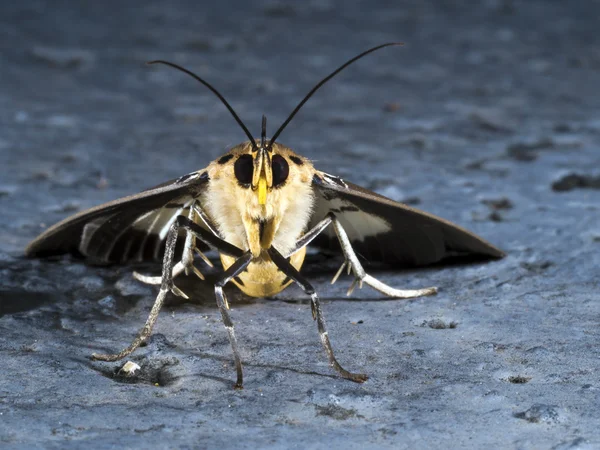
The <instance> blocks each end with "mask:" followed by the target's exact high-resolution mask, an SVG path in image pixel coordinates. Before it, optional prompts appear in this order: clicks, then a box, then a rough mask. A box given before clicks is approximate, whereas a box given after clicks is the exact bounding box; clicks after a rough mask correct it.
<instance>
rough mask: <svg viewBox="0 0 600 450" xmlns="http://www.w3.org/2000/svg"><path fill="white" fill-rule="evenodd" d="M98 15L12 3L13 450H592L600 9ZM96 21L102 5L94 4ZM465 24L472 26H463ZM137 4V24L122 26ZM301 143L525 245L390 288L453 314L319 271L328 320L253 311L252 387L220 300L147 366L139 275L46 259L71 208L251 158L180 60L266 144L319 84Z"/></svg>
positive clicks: (162, 5) (5, 212)
mask: <svg viewBox="0 0 600 450" xmlns="http://www.w3.org/2000/svg"><path fill="white" fill-rule="evenodd" d="M83 3H84V2H67V1H41V0H40V1H22V2H2V5H1V6H0V124H1V125H0V164H1V167H2V170H1V172H0V207H1V211H2V214H1V216H0V277H1V278H0V284H1V287H0V313H1V314H2V315H1V317H0V358H1V360H2V375H1V376H0V446H2V447H6V448H65V447H69V448H79V447H81V448H83V447H85V448H167V447H168V448H214V447H220V448H231V447H247V448H251V447H263V448H264V447H267V448H286V447H290V448H357V449H358V448H365V447H379V448H406V449H415V448H417V449H418V448H518V449H533V448H536V449H539V448H542V449H550V448H553V449H584V448H599V447H600V435H599V432H598V410H599V406H600V381H599V375H598V367H599V365H600V361H599V357H600V350H599V348H600V347H599V344H600V332H599V326H598V325H599V323H598V322H599V320H600V305H599V300H600V293H599V292H600V291H599V280H600V211H599V205H600V190H599V189H598V187H599V182H598V180H599V177H600V169H599V166H600V95H598V93H599V91H600V35H599V34H598V17H600V3H599V2H598V1H591V0H590V1H586V2H584V1H581V2H563V1H541V0H532V1H509V0H488V1H483V2H452V1H442V0H440V1H433V0H429V1H419V2H416V1H414V2H408V1H407V2H400V1H389V2H368V1H354V2H341V1H340V2H336V1H309V2H304V3H303V4H302V6H300V3H299V2H297V3H296V2H295V3H283V2H277V1H259V2H251V5H250V2H241V1H238V2H228V1H224V2H215V3H214V4H212V5H211V6H210V7H206V6H201V4H202V2H193V1H179V2H169V6H167V2H159V1H144V2H116V1H115V2H113V1H108V2H96V4H95V6H89V5H88V6H87V7H83V6H80V5H81V4H83ZM85 3H91V2H85ZM458 3H460V5H458ZM124 5H127V6H124ZM391 40H403V41H405V42H406V43H407V45H406V46H405V47H404V48H402V49H398V48H392V49H386V50H384V51H381V52H380V53H378V54H375V55H371V56H370V57H369V58H368V59H366V60H364V61H362V62H360V63H359V64H357V65H355V66H353V67H351V68H350V69H349V70H347V71H346V73H344V74H343V75H342V76H340V77H339V78H338V79H336V80H335V81H333V82H332V83H331V84H329V85H328V86H327V87H326V88H324V89H323V90H322V91H321V92H319V94H318V95H317V96H316V97H315V98H313V99H312V100H311V101H310V102H309V103H308V104H307V105H306V107H305V109H304V110H303V111H302V112H301V113H300V114H299V115H298V117H297V119H296V120H295V122H294V123H293V124H292V125H291V126H290V127H289V128H288V129H287V130H286V131H285V132H284V134H282V136H281V138H280V141H281V143H283V144H286V145H289V146H291V147H292V148H294V149H295V150H296V151H298V152H299V153H301V154H303V155H305V156H307V157H309V158H312V159H314V160H315V161H316V165H317V167H318V168H320V169H322V170H326V171H328V172H331V173H334V174H337V175H341V176H343V177H346V178H347V179H349V180H351V181H354V182H356V183H358V184H361V185H363V186H365V187H368V188H371V189H374V190H376V191H378V192H380V193H383V194H384V195H387V196H389V197H391V198H394V199H397V200H402V201H407V202H410V203H411V204H413V205H416V206H417V207H419V208H422V209H424V210H427V211H430V212H433V213H435V214H438V215H441V216H443V217H445V218H448V219H450V220H452V221H455V222H457V223H459V224H461V225H463V226H465V227H467V228H469V229H471V230H473V231H475V232H477V233H479V234H480V235H482V236H483V237H485V238H486V239H488V240H490V241H491V242H493V243H494V244H496V245H498V246H499V247H501V248H502V249H504V250H505V251H506V252H507V253H508V256H507V257H506V258H505V259H504V260H502V261H498V262H492V263H489V264H483V265H468V266H453V267H447V268H444V267H434V268H428V269H424V270H413V271H403V272H395V271H386V272H380V273H378V275H379V276H380V277H381V278H383V279H384V280H385V281H387V282H389V283H390V284H393V285H394V286H398V287H425V286H430V285H437V286H439V287H440V294H439V295H438V296H436V297H429V298H422V299H416V300H411V301H393V300H386V299H383V300H381V298H380V297H379V296H378V295H377V293H374V292H372V291H369V290H366V289H365V290H363V291H361V292H359V293H357V295H356V296H355V297H354V298H352V299H347V298H346V297H345V295H344V292H345V289H346V287H347V284H346V283H348V280H347V279H344V280H343V282H338V284H336V285H334V286H333V287H331V286H330V285H329V283H328V281H329V278H330V277H331V275H332V273H331V268H332V267H330V266H331V264H330V263H329V262H327V261H322V260H320V259H319V258H318V257H314V258H313V260H315V261H314V262H315V265H314V266H313V268H312V269H311V268H307V269H308V270H307V273H308V274H309V276H310V278H311V279H312V280H314V281H315V285H316V286H317V288H318V290H319V292H320V293H321V296H322V297H324V298H325V299H326V300H325V301H324V311H325V314H326V317H327V318H328V321H329V328H330V334H331V337H332V341H333V345H334V347H335V349H336V350H337V354H338V357H339V359H340V361H341V362H342V363H343V364H345V365H346V366H347V367H348V368H350V369H353V370H364V371H366V372H368V373H369V374H370V375H371V378H370V380H369V381H368V382H367V383H365V384H363V385H357V384H354V383H351V382H349V381H345V380H342V379H339V378H337V377H336V376H335V374H334V373H333V372H332V371H331V370H330V369H329V367H328V366H327V362H326V358H325V355H324V352H323V350H322V349H321V346H320V343H319V341H318V335H317V331H316V326H315V324H314V322H313V321H312V320H311V316H310V307H309V304H308V302H307V300H306V298H305V296H304V295H303V294H302V292H301V291H300V290H299V289H298V288H296V287H292V288H289V289H288V290H286V291H285V292H283V293H282V294H281V295H278V296H277V297H276V298H274V299H266V300H260V299H259V300H255V299H249V298H246V297H244V296H242V295H241V294H234V293H233V292H234V291H232V294H231V295H232V304H233V309H232V316H233V319H234V321H235V322H236V326H237V333H238V337H239V339H240V344H241V352H242V356H243V359H244V362H245V368H246V381H245V389H244V390H243V391H234V390H233V389H232V384H233V380H234V376H235V374H234V369H233V365H232V361H231V352H230V348H229V343H228V340H227V335H226V332H225V330H224V328H223V326H222V324H221V322H220V318H219V314H218V311H217V309H216V306H215V304H214V300H213V298H212V293H211V291H210V289H209V288H206V287H205V286H198V285H196V286H189V287H188V289H189V290H190V291H191V292H192V293H193V294H194V299H195V301H194V302H192V303H184V304H182V303H177V302H175V303H172V304H171V305H169V306H167V307H166V308H165V309H164V311H163V313H162V314H161V316H160V318H159V321H158V324H157V327H156V329H155V335H154V337H153V339H152V340H151V342H150V343H149V345H148V346H146V347H144V348H141V349H140V350H139V351H137V352H136V353H135V354H134V355H132V357H131V358H130V359H131V360H133V361H135V362H137V363H138V364H139V365H140V366H141V367H142V369H141V371H140V375H139V376H137V377H133V378H131V379H127V378H124V377H122V376H117V375H116V372H117V371H118V369H119V367H120V366H119V365H117V364H105V363H98V362H92V361H90V360H89V359H88V357H89V355H90V353H92V352H93V351H113V350H117V349H120V348H122V346H124V345H126V344H128V343H129V342H130V340H131V338H132V337H133V335H134V334H135V332H136V331H137V330H138V329H139V327H140V326H141V325H142V323H143V321H144V320H145V318H146V315H147V312H148V309H149V307H150V305H151V303H152V301H153V299H154V295H155V291H154V290H153V289H152V288H149V287H147V286H144V285H140V284H139V283H136V282H134V281H133V280H132V279H131V271H132V269H131V268H128V267H109V268H98V267H88V266H86V265H84V264H82V263H80V262H78V261H75V260H72V259H70V258H65V259H61V260H59V261H54V262H49V261H38V260H26V259H24V258H23V257H22V252H23V249H24V247H25V245H26V244H27V242H28V241H29V240H30V239H32V238H33V237H35V236H36V235H37V234H38V233H39V232H40V231H41V230H42V229H43V228H42V226H43V225H42V224H44V225H46V226H47V225H50V224H52V223H54V222H56V221H58V220H60V219H62V218H63V217H65V216H67V215H68V214H72V213H73V212H75V211H77V210H80V209H82V208H86V207H89V206H93V205H96V204H99V203H101V202H104V201H108V200H111V199H114V198H117V197H120V196H124V195H127V194H131V193H134V192H136V191H139V190H141V189H144V188H147V187H149V186H152V185H154V184H157V183H160V182H163V181H165V180H168V179H171V178H174V177H177V176H179V175H182V174H185V173H188V172H190V171H192V170H195V169H198V168H201V167H203V166H204V165H206V164H207V163H208V162H209V161H210V160H212V159H214V158H215V157H217V156H218V155H219V154H221V153H223V151H224V150H225V149H226V148H227V147H228V146H230V145H233V144H237V143H238V142H240V141H242V140H243V139H244V135H243V133H242V132H241V131H240V130H239V129H238V127H237V126H236V125H235V123H234V122H233V120H232V119H231V117H230V116H229V115H228V113H227V111H226V110H225V109H224V108H223V107H222V105H220V104H219V103H218V100H217V99H215V98H214V97H213V96H212V95H210V93H209V92H208V91H206V90H205V89H204V88H202V87H201V86H199V85H197V84H195V83H194V82H193V80H191V79H188V78H185V77H184V76H183V75H182V74H179V73H176V72H174V71H171V70H168V69H167V68H156V69H155V68H147V67H145V66H144V65H143V62H144V61H147V60H150V59H154V58H164V59H169V60H172V61H174V62H177V63H181V64H184V65H185V66H187V67H189V68H191V69H193V70H195V71H197V72H198V73H199V74H200V75H202V76H204V77H206V78H207V79H208V80H210V81H212V82H214V84H215V85H217V86H218V88H219V89H220V90H222V92H223V93H224V94H225V95H226V97H227V98H228V99H229V100H230V102H231V103H232V104H233V106H234V107H235V108H236V109H237V110H238V112H239V114H240V115H241V116H242V118H243V119H244V120H245V121H246V123H247V124H248V126H249V127H250V128H251V129H252V130H253V131H254V132H255V133H257V134H258V132H259V127H260V117H261V114H262V113H266V114H268V117H269V125H270V127H269V129H270V130H273V129H274V127H275V126H276V125H277V124H278V123H280V122H281V121H282V120H283V119H284V118H285V117H286V114H288V113H289V111H291V109H292V108H293V107H294V106H295V104H296V102H297V101H299V99H300V98H301V97H302V96H303V95H304V93H305V92H307V90H308V89H309V88H310V87H311V86H312V84H313V83H314V82H316V81H317V80H318V79H319V78H320V77H322V76H323V75H325V74H326V73H327V72H328V71H330V70H332V69H333V68H334V67H336V66H337V65H338V64H340V63H341V62H343V61H344V60H346V59H348V58H349V57H351V56H353V55H354V54H356V53H357V52H359V51H362V50H364V49H366V48H368V47H370V46H373V45H377V44H379V43H382V42H385V41H391Z"/></svg>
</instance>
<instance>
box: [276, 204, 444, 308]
mask: <svg viewBox="0 0 600 450" xmlns="http://www.w3.org/2000/svg"><path fill="white" fill-rule="evenodd" d="M329 225H333V227H334V230H335V234H336V235H337V238H338V240H339V242H340V246H341V247H342V252H343V253H344V258H345V260H344V262H343V264H342V266H341V267H340V269H339V270H338V271H337V273H336V274H335V276H334V277H333V280H331V284H333V283H335V282H336V281H337V279H338V278H339V276H340V274H341V273H342V272H343V271H344V269H347V270H348V274H350V272H352V273H353V274H354V281H353V282H352V285H351V286H350V288H349V289H348V293H347V295H350V294H352V292H353V291H354V288H355V287H356V285H357V284H358V286H359V288H362V286H363V283H364V284H367V285H369V286H371V287H372V288H373V289H375V290H377V291H379V292H381V293H382V294H385V295H387V296H389V297H393V298H403V299H406V298H414V297H422V296H425V295H434V294H436V293H437V288H435V287H429V288H424V289H395V288H393V287H391V286H389V285H387V284H385V283H382V282H381V281H379V280H378V279H376V278H374V277H372V276H371V275H369V274H368V273H366V272H365V269H364V268H363V266H362V264H361V263H360V261H359V260H358V257H357V256H356V253H355V252H354V249H353V248H352V244H351V243H350V239H349V238H348V234H346V231H345V230H344V227H342V224H341V223H340V222H339V220H337V218H336V217H335V215H333V214H328V215H327V217H325V219H323V220H322V221H320V222H319V223H318V224H317V225H315V226H314V227H313V228H312V229H310V230H309V231H308V232H306V233H305V234H304V236H302V237H301V238H300V239H298V241H297V242H296V245H295V246H294V248H293V249H292V250H290V251H289V252H288V253H287V254H286V255H284V256H285V258H289V257H290V256H292V255H293V254H294V253H296V252H297V251H298V250H300V249H302V248H303V247H306V246H307V245H308V244H310V242H312V241H313V239H315V238H316V237H317V236H318V235H319V234H320V233H321V232H322V231H323V230H325V228H327V227H328V226H329Z"/></svg>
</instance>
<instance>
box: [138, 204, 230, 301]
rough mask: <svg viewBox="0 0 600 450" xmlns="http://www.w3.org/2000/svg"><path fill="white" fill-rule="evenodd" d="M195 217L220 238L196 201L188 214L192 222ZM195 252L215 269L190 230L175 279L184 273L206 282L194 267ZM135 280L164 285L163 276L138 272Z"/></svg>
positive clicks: (174, 272)
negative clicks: (199, 247)
mask: <svg viewBox="0 0 600 450" xmlns="http://www.w3.org/2000/svg"><path fill="white" fill-rule="evenodd" d="M195 215H197V216H198V217H200V219H202V221H203V222H204V224H205V225H206V227H207V228H208V230H209V231H210V232H211V233H212V234H213V235H215V236H217V237H220V236H219V233H218V232H217V231H216V229H215V227H214V226H213V224H212V223H211V221H210V219H209V218H208V216H207V215H206V213H205V212H204V210H203V209H202V208H201V207H200V206H199V205H198V203H197V202H196V201H195V202H194V203H192V205H191V206H190V210H189V213H188V219H189V220H190V221H192V222H194V221H195V220H194V219H195ZM194 252H196V253H197V254H198V256H200V258H202V260H203V261H204V262H205V263H206V264H207V265H208V266H209V267H213V263H212V262H211V261H210V259H208V258H207V257H206V255H205V254H204V253H202V251H200V250H199V249H198V247H197V246H196V236H195V235H194V233H193V232H192V231H190V230H187V232H186V235H185V243H184V246H183V252H182V255H181V261H179V262H178V263H177V264H175V265H174V266H173V272H172V273H173V278H177V277H178V276H179V275H181V274H182V273H184V272H185V274H186V275H189V273H190V272H192V273H194V275H196V276H197V277H198V278H200V279H201V280H204V275H203V274H202V272H200V271H199V270H198V269H197V268H196V266H195V265H194ZM133 278H135V279H136V280H138V281H141V282H142V283H145V284H153V285H159V284H161V283H162V276H159V277H154V276H150V275H144V274H141V273H139V272H137V271H134V272H133ZM183 296H184V298H187V296H186V295H185V294H183Z"/></svg>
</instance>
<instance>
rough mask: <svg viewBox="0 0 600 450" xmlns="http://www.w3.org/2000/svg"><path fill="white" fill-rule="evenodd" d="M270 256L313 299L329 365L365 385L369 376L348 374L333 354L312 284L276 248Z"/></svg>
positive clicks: (314, 311)
mask: <svg viewBox="0 0 600 450" xmlns="http://www.w3.org/2000/svg"><path fill="white" fill-rule="evenodd" d="M269 256H271V259H272V261H273V262H274V263H275V265H276V266H277V267H278V268H279V270H281V271H282V272H283V273H284V274H285V275H286V276H288V277H290V278H291V279H292V280H294V281H295V282H296V283H297V284H298V286H300V287H301V288H302V290H303V291H304V292H305V293H306V294H308V295H310V298H311V303H310V306H311V310H312V315H313V319H314V320H316V321H317V327H318V329H319V336H320V337H321V343H322V344H323V347H325V351H326V352H327V357H328V358H329V364H331V366H332V367H333V368H334V369H335V370H336V371H337V372H338V373H339V374H340V375H341V376H342V377H343V378H346V379H348V380H351V381H356V382H357V383H363V382H365V381H366V380H367V379H368V376H367V375H365V374H362V373H352V372H348V371H347V370H346V369H344V368H343V367H342V366H341V365H340V363H339V362H338V361H337V359H336V358H335V355H334V354H333V348H332V347H331V342H330V341H329V334H328V333H327V328H326V326H325V318H324V317H323V312H322V311H321V303H320V301H319V297H318V296H317V293H316V292H315V289H314V288H313V287H312V285H311V284H310V282H309V281H308V280H307V279H306V278H304V276H302V275H301V274H300V272H298V271H297V270H296V269H295V268H294V266H292V265H291V264H290V262H289V261H288V260H287V259H285V258H284V257H283V256H282V255H281V253H279V252H278V251H277V250H275V248H273V247H271V248H270V249H269Z"/></svg>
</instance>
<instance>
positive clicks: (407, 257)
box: [309, 172, 504, 266]
mask: <svg viewBox="0 0 600 450" xmlns="http://www.w3.org/2000/svg"><path fill="white" fill-rule="evenodd" d="M313 189H314V193H315V211H314V213H313V215H312V219H311V223H310V224H309V226H313V225H315V224H316V223H317V222H318V221H319V220H322V219H323V218H324V217H325V215H326V214H328V213H330V212H332V213H333V214H335V216H336V217H337V218H338V219H339V221H340V222H341V224H342V226H343V227H344V229H345V230H346V232H347V234H348V237H349V238H350V241H351V242H352V246H353V247H354V249H355V251H356V252H357V253H358V254H360V255H362V256H363V257H365V258H366V259H367V260H368V261H380V262H384V263H387V264H394V265H405V266H422V265H427V264H433V263H436V262H438V261H440V260H442V259H444V258H446V257H452V256H463V255H479V256H481V257H489V258H501V257H503V256H504V253H503V252H502V251H501V250H499V249H498V248H496V247H494V246H493V245H492V244H490V243H488V242H486V241H484V240H483V239H481V238H480V237H479V236H476V235H475V234H473V233H471V232H469V231H467V230H465V229H464V228H461V227H459V226H458V225H455V224H453V223H451V222H448V221H447V220H444V219H442V218H440V217H436V216H434V215H432V214H428V213H426V212H423V211H419V210H418V209H414V208H411V207H409V206H406V205H403V204H401V203H398V202H395V201H393V200H390V199H389V198H387V197H384V196H382V195H379V194H376V193H374V192H371V191H369V190H367V189H364V188H361V187H360V186H357V185H355V184H352V183H348V182H346V181H344V180H342V179H341V178H337V177H333V176H331V175H328V174H325V173H323V172H317V173H316V174H315V176H314V178H313ZM322 234H323V236H321V237H320V239H317V240H316V241H315V245H317V246H320V247H323V248H339V244H338V242H337V238H336V235H335V231H334V230H333V228H332V227H328V228H327V229H326V230H325V231H324V232H323V233H322Z"/></svg>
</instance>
